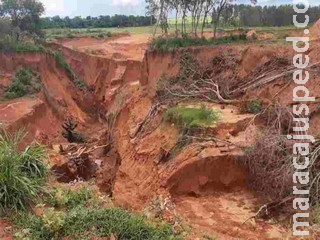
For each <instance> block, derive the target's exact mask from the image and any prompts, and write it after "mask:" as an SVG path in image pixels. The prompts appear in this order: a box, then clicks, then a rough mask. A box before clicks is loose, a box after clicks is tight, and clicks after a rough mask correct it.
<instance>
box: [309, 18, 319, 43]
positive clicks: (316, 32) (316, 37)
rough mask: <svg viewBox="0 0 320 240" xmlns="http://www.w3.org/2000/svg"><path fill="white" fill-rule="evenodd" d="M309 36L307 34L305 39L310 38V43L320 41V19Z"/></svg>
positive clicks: (311, 29)
mask: <svg viewBox="0 0 320 240" xmlns="http://www.w3.org/2000/svg"><path fill="white" fill-rule="evenodd" d="M309 30H310V32H309V34H308V35H307V34H305V37H310V41H316V40H319V39H320V19H319V20H318V21H317V22H316V23H315V24H314V25H313V26H312V27H311V28H310V29H309Z"/></svg>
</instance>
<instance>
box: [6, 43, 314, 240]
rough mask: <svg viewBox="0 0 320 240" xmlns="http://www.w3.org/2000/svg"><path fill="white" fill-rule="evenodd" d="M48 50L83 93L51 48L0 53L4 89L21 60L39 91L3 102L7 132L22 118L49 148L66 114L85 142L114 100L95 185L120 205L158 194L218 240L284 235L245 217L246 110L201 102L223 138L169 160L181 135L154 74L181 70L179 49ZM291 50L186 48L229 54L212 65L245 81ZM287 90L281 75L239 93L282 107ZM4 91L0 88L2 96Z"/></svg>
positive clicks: (208, 58)
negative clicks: (130, 53)
mask: <svg viewBox="0 0 320 240" xmlns="http://www.w3.org/2000/svg"><path fill="white" fill-rule="evenodd" d="M54 47H55V48H58V49H59V50H60V51H62V52H63V54H64V56H65V58H66V61H67V62H68V63H69V64H70V65H71V67H72V69H73V71H74V72H75V73H76V75H78V76H79V77H81V78H82V79H83V81H84V82H85V84H86V85H87V87H88V90H87V92H86V91H81V90H79V89H78V88H77V87H76V86H75V83H74V81H73V80H71V79H69V77H68V76H67V74H66V72H65V71H64V70H63V69H61V68H60V67H59V66H57V64H56V62H55V60H54V59H53V58H52V57H51V56H49V55H45V54H1V55H0V59H1V62H0V70H1V71H2V72H4V73H5V74H3V75H2V76H1V79H3V81H1V84H3V86H4V87H3V88H5V86H7V85H8V84H9V83H10V81H9V79H10V76H11V75H12V74H13V72H14V71H15V70H17V69H18V68H20V67H22V66H25V67H31V68H32V69H34V70H35V71H37V72H39V73H40V75H41V82H42V92H41V94H40V95H39V96H38V98H36V99H30V98H23V99H17V100H13V101H9V102H3V103H0V121H2V122H3V123H5V124H6V125H7V126H8V127H10V128H11V129H12V130H13V129H17V128H20V127H22V126H25V125H27V126H28V129H29V130H30V133H31V135H30V136H31V137H30V140H33V138H34V137H39V138H40V137H42V138H43V137H44V138H45V139H46V141H47V143H48V144H49V145H50V144H56V143H59V141H60V140H61V136H60V135H61V133H60V131H61V129H60V126H61V123H62V121H63V119H64V118H65V117H66V116H67V115H72V116H73V117H75V118H76V119H78V120H79V122H80V123H81V129H82V130H84V132H85V133H86V135H87V136H88V137H89V140H90V141H91V142H99V141H100V140H101V139H104V138H103V137H104V136H105V135H106V134H107V133H106V132H105V131H106V127H105V125H106V121H105V114H106V113H107V112H108V111H110V110H111V109H112V108H113V107H114V106H115V105H117V104H118V103H119V99H120V100H121V101H120V102H121V109H120V111H119V114H118V117H117V120H116V124H115V133H114V144H113V149H112V150H111V151H110V152H109V153H108V155H104V153H101V154H100V155H99V160H101V161H102V164H101V167H100V169H99V170H98V173H97V176H96V183H97V185H98V186H99V187H100V190H101V191H102V192H104V193H106V194H107V193H108V194H109V193H112V194H113V197H114V200H115V202H116V204H118V205H120V206H122V207H126V208H131V209H135V210H143V209H145V208H146V207H147V206H149V204H150V202H151V201H152V199H154V198H155V197H157V196H160V195H162V196H165V197H170V198H172V201H173V202H174V203H175V205H176V208H175V209H176V213H177V214H178V215H181V216H182V217H184V218H186V219H188V220H189V221H190V224H191V225H192V226H194V228H195V229H196V230H195V232H196V234H198V235H197V236H199V234H201V233H203V232H209V233H212V234H215V235H217V236H219V237H220V238H221V239H235V238H240V239H250V238H256V239H270V238H271V239H272V238H276V239H281V238H285V237H286V236H287V234H288V233H287V232H286V230H283V229H280V228H279V227H277V226H272V225H271V224H269V223H266V222H261V223H260V222H257V223H256V222H251V223H249V224H243V222H244V221H245V220H247V219H248V218H250V216H252V215H253V214H254V213H255V212H256V207H257V206H258V205H259V204H257V202H259V199H257V198H256V197H255V196H254V194H253V193H252V192H251V191H250V190H249V189H248V185H247V177H246V172H245V170H244V168H243V167H242V166H241V164H239V163H241V161H242V156H243V151H242V149H243V147H245V146H249V145H251V144H253V142H254V139H255V137H256V134H257V129H256V128H255V126H253V124H249V123H252V118H253V116H252V115H243V114H239V111H238V107H236V106H225V105H223V104H220V105H219V104H210V103H207V106H208V107H210V108H212V109H215V110H218V111H220V112H221V116H222V117H221V121H220V122H219V123H218V124H215V125H212V126H210V130H211V131H212V132H215V133H216V136H217V138H219V139H222V140H223V141H219V140H215V139H212V140H208V141H205V142H203V143H201V144H199V143H191V144H190V145H188V146H187V147H185V148H184V149H182V150H181V151H180V152H178V153H177V154H176V155H174V156H171V157H170V158H169V159H168V158H166V154H167V153H168V152H170V150H172V148H173V147H174V146H175V145H176V144H177V142H178V141H179V136H180V132H179V129H178V128H177V127H176V126H174V125H171V124H168V123H165V122H164V121H163V120H162V119H163V117H162V116H163V113H164V111H165V109H166V106H161V105H158V104H157V102H156V101H155V98H154V96H155V92H156V89H157V82H158V80H159V78H161V77H162V76H166V77H170V76H175V75H177V74H178V72H179V70H180V68H181V62H180V56H181V54H183V52H184V51H185V50H181V51H177V52H175V53H160V52H154V51H153V52H149V51H147V52H146V53H145V55H144V57H143V58H141V59H124V58H119V57H117V56H113V57H111V58H108V57H106V56H96V55H93V54H87V53H85V52H81V51H76V50H73V49H71V48H70V47H66V46H61V45H54ZM289 49H290V48H289V47H288V48H286V47H284V48H282V49H274V48H264V47H256V46H252V47H251V46H249V47H248V46H228V47H226V46H217V47H197V48H191V49H189V50H188V52H189V54H191V55H192V56H193V57H194V58H195V59H197V60H198V61H199V62H200V63H201V64H203V65H208V64H212V59H213V58H215V57H219V58H220V57H226V56H227V57H229V58H228V59H229V60H231V61H233V60H234V61H235V63H236V64H235V67H234V69H228V68H226V67H225V66H220V65H219V66H214V65H213V67H214V68H216V70H217V74H219V76H221V77H222V78H223V77H225V78H228V79H230V78H232V77H234V80H235V81H239V82H240V83H242V81H245V80H247V79H256V78H259V77H261V75H262V74H263V73H264V72H270V73H272V74H276V73H277V72H278V71H281V69H279V65H277V62H276V61H273V60H272V59H277V58H285V59H290V58H291V53H292V54H293V52H292V51H290V50H289ZM310 54H311V56H312V59H313V60H312V61H314V62H316V61H317V58H319V56H317V54H316V51H314V50H311V53H310ZM280 67H281V66H280ZM219 69H221V71H218V70H219ZM315 70H317V69H315ZM267 77H268V75H266V76H263V77H262V78H267ZM311 79H312V81H310V82H308V83H307V85H308V88H309V89H310V94H311V95H313V96H320V90H319V88H318V87H317V86H318V83H319V81H320V79H319V77H318V76H317V74H316V72H314V73H312V74H311ZM284 87H285V88H284ZM293 87H294V85H293V84H292V83H290V82H289V81H288V79H287V78H286V77H284V76H283V77H279V78H278V79H276V81H273V82H270V83H269V84H267V85H264V86H262V87H260V88H256V89H253V90H248V91H247V92H245V93H244V98H253V97H259V98H262V99H263V100H264V101H266V102H268V101H269V102H271V101H273V100H274V99H277V100H278V101H279V102H280V103H282V104H290V103H291V102H292V89H293ZM1 89H2V87H1V86H0V94H1ZM279 91H280V92H281V94H279ZM192 104H193V105H196V106H200V104H201V103H200V102H197V101H193V102H192ZM311 110H312V111H315V110H316V106H313V105H311ZM99 117H100V122H99ZM319 119H320V118H319V116H317V115H314V116H313V117H312V118H311V121H310V126H311V130H312V131H314V132H315V133H317V132H319V124H318V122H319ZM99 143H100V142H99ZM101 144H103V143H101ZM97 158H98V157H97ZM221 224H222V225H223V226H221ZM220 238H219V239H220ZM193 239H194V238H193Z"/></svg>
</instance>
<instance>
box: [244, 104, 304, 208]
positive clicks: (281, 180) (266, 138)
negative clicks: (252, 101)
mask: <svg viewBox="0 0 320 240" xmlns="http://www.w3.org/2000/svg"><path fill="white" fill-rule="evenodd" d="M294 117H296V116H294V115H293V114H292V109H290V108H288V107H283V106H279V105H273V106H269V107H268V108H266V109H265V110H264V111H263V112H262V113H260V114H259V115H257V118H258V119H259V121H262V122H263V125H265V126H266V127H265V129H264V131H263V133H262V134H261V135H260V136H259V137H258V139H257V142H256V144H255V145H254V146H252V147H251V148H249V149H247V153H246V157H245V165H246V167H247V169H248V171H249V180H250V184H251V186H252V188H253V189H255V190H257V191H258V192H259V193H261V195H262V196H263V197H264V199H265V200H266V201H267V202H269V203H270V202H273V203H279V204H280V205H282V204H286V203H287V204H288V209H289V208H290V209H292V201H289V200H290V199H291V197H292V196H293V190H292V188H293V181H292V179H293V174H294V172H295V171H296V170H295V169H294V167H293V162H292V161H293V157H294V155H293V144H294V143H295V141H296V140H288V139H287V135H288V134H291V133H292V129H293V126H296V127H297V126H298V125H296V124H297V123H296V122H293V118H294ZM300 134H307V133H304V132H301V133H300ZM297 187H298V188H299V189H300V187H301V186H297ZM289 205H290V206H289Z"/></svg>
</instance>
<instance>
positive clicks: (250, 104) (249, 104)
mask: <svg viewBox="0 0 320 240" xmlns="http://www.w3.org/2000/svg"><path fill="white" fill-rule="evenodd" d="M262 104H263V102H262V100H260V99H257V98H254V99H249V100H248V101H246V102H245V103H244V104H243V105H242V106H241V108H240V112H242V113H254V114H257V113H259V112H261V111H262V107H263V106H262Z"/></svg>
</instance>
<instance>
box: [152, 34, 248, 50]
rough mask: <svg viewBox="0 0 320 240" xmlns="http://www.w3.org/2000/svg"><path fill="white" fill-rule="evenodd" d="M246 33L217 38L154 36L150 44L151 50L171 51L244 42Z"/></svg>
mask: <svg viewBox="0 0 320 240" xmlns="http://www.w3.org/2000/svg"><path fill="white" fill-rule="evenodd" d="M246 40H247V39H246V34H244V33H243V34H240V35H231V36H227V37H223V38H217V39H213V38H211V39H207V38H191V37H183V38H154V39H153V40H152V41H151V43H150V44H149V49H150V50H161V51H170V50H175V49H177V48H184V47H190V46H208V45H219V44H227V43H232V42H244V41H246Z"/></svg>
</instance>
